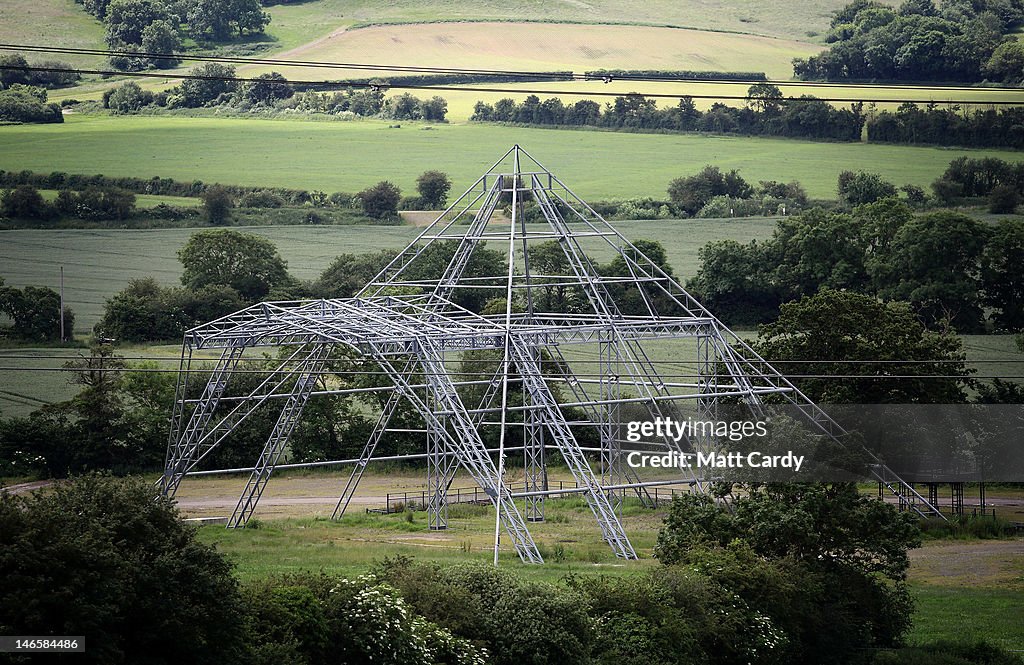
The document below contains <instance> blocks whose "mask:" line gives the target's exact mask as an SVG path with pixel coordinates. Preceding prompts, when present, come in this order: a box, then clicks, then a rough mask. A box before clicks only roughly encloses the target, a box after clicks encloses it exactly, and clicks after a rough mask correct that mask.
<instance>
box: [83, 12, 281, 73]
mask: <svg viewBox="0 0 1024 665" xmlns="http://www.w3.org/2000/svg"><path fill="white" fill-rule="evenodd" d="M77 1H78V2H79V4H82V5H83V7H84V8H85V10H86V11H87V12H89V13H90V14H92V15H93V16H95V17H96V18H97V19H99V20H101V21H102V22H103V24H104V25H105V26H106V41H107V44H108V45H109V46H110V48H111V49H114V50H119V51H129V52H139V53H144V54H152V55H139V56H129V55H115V56H112V57H111V58H110V62H111V65H113V66H114V67H116V68H117V69H122V70H127V71H138V70H141V69H146V68H149V67H155V68H158V69H168V68H171V67H175V66H177V65H178V64H179V63H180V62H181V61H180V59H178V58H177V57H175V54H177V53H179V52H180V51H181V49H182V38H184V37H188V38H191V39H194V40H197V41H214V42H221V41H226V40H229V39H232V38H234V37H243V36H245V35H254V34H260V33H262V32H263V30H264V28H266V26H267V24H268V23H270V15H269V14H267V13H266V12H265V11H263V9H262V7H261V6H260V2H259V0H77Z"/></svg>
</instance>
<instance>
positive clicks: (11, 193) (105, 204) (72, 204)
mask: <svg viewBox="0 0 1024 665" xmlns="http://www.w3.org/2000/svg"><path fill="white" fill-rule="evenodd" d="M134 213H135V195H134V194H132V193H131V192H128V191H125V190H123V189H120V188H118V187H87V188H86V189H84V190H82V191H80V192H76V191H74V190H71V189H61V190H60V191H58V192H57V198H56V199H55V200H54V201H53V202H52V203H50V202H48V201H46V200H45V199H44V198H43V195H42V194H40V193H39V190H37V189H36V188H35V187H33V186H32V185H18V186H17V187H15V188H14V189H11V190H7V191H5V192H4V193H3V195H2V197H0V214H2V215H3V216H4V217H8V218H11V219H18V220H29V221H36V222H43V223H53V222H54V221H56V220H58V219H61V218H65V217H74V218H78V219H86V220H99V221H102V220H123V219H128V218H129V217H131V216H132V214H134Z"/></svg>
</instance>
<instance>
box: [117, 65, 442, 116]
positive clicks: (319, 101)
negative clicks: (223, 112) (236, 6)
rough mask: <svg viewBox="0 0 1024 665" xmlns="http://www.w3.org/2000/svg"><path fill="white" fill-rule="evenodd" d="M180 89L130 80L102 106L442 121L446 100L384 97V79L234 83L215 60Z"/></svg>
mask: <svg viewBox="0 0 1024 665" xmlns="http://www.w3.org/2000/svg"><path fill="white" fill-rule="evenodd" d="M189 74H190V75H191V76H195V77H197V78H193V79H185V80H183V81H182V82H181V83H180V84H179V85H177V86H175V87H173V88H171V89H169V90H166V91H161V92H151V91H149V90H144V89H143V88H142V87H141V86H139V84H137V83H135V82H134V81H129V82H127V83H124V84H122V85H120V86H118V87H116V88H110V89H108V90H106V91H104V94H103V108H107V109H110V110H111V111H113V112H114V113H123V114H129V113H138V112H139V111H141V110H143V109H146V108H168V109H176V108H199V107H214V106H222V107H228V108H232V109H234V110H238V111H259V112H273V113H289V112H299V113H326V114H330V115H345V114H349V115H356V116H366V117H369V116H378V117H382V118H388V119H391V120H426V121H430V122H444V121H445V116H446V115H447V114H448V102H447V101H446V100H445V99H444V98H443V97H438V96H434V97H431V98H429V99H420V98H418V97H415V96H413V95H411V94H409V93H403V94H401V95H396V96H393V97H390V98H385V94H384V89H385V88H386V86H387V82H386V81H375V82H374V84H373V85H368V86H366V87H361V88H354V87H349V88H347V89H345V90H340V91H337V92H318V91H316V90H298V89H297V88H296V86H294V85H292V84H291V83H289V82H288V79H286V78H285V77H284V76H283V75H281V74H279V73H278V72H270V73H267V74H260V75H259V76H256V77H255V78H254V79H253V80H247V81H236V80H234V79H235V78H237V74H236V72H235V68H234V67H232V66H230V65H222V64H219V63H215V62H210V63H205V64H202V65H199V66H197V67H195V68H193V69H192V70H191V71H190V72H189Z"/></svg>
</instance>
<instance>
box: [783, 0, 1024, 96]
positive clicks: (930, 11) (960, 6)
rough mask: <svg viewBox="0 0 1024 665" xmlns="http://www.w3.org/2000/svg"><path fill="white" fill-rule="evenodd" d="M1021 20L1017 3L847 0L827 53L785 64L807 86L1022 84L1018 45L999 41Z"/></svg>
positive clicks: (1022, 7)
mask: <svg viewBox="0 0 1024 665" xmlns="http://www.w3.org/2000/svg"><path fill="white" fill-rule="evenodd" d="M1022 20H1024V4H1022V3H1021V1H1020V0H943V1H942V2H941V4H940V5H936V3H935V2H934V1H933V0H904V2H903V3H902V4H900V6H899V7H898V8H893V7H890V6H888V5H884V4H882V3H880V2H876V1H875V0H855V1H854V2H852V3H850V4H849V5H847V6H846V7H844V8H843V9H840V10H839V11H838V12H836V14H835V16H834V17H833V18H832V23H831V29H830V30H829V33H828V35H827V37H826V41H828V42H829V43H831V44H832V46H831V48H829V49H828V50H827V51H824V52H823V53H820V54H818V55H814V56H811V57H809V58H806V59H802V58H797V59H795V60H794V61H793V72H794V74H796V76H797V77H798V78H802V79H807V80H817V79H826V80H839V79H883V80H904V81H981V80H983V79H984V78H986V77H987V76H993V77H995V78H998V79H1000V80H1006V81H1009V82H1014V83H1015V82H1019V81H1020V80H1022V78H1024V71H1022V70H1021V68H1020V67H1017V66H1016V65H1018V64H1020V61H1021V57H1020V46H1019V44H1017V43H1016V41H1015V40H1014V39H1013V37H1010V36H1004V33H1007V32H1010V31H1011V30H1012V29H1013V28H1014V27H1016V26H1017V25H1019V24H1020V23H1021V21H1022Z"/></svg>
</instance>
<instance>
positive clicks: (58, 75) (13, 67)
mask: <svg viewBox="0 0 1024 665" xmlns="http://www.w3.org/2000/svg"><path fill="white" fill-rule="evenodd" d="M47 69H53V70H62V69H72V67H71V65H69V64H68V63H66V62H60V61H57V60H37V61H35V62H33V63H31V64H29V62H28V60H27V59H26V58H25V56H23V55H22V54H20V53H5V54H3V55H0V90H2V89H4V88H9V87H11V86H12V85H14V84H16V83H20V84H21V85H32V86H36V87H39V88H63V87H65V86H69V85H74V84H75V83H76V82H77V81H78V80H80V79H81V78H82V77H81V75H80V74H77V73H75V72H69V71H43V70H47Z"/></svg>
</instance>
